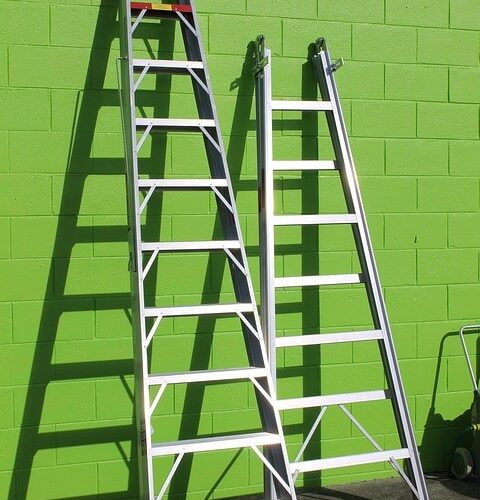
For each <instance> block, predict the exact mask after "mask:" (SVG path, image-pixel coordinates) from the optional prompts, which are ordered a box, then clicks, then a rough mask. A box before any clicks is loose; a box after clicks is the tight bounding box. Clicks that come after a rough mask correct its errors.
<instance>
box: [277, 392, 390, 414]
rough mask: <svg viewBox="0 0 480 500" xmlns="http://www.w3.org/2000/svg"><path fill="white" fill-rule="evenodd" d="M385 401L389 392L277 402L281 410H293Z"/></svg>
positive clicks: (388, 397)
mask: <svg viewBox="0 0 480 500" xmlns="http://www.w3.org/2000/svg"><path fill="white" fill-rule="evenodd" d="M384 399H390V392H389V391H386V390H385V391H383V390H382V391H365V392H352V393H349V394H332V395H329V396H312V397H306V398H292V399H280V400H278V401H277V406H278V408H279V409H280V410H293V409H296V408H317V407H320V406H334V405H345V404H349V403H362V402H365V401H382V400H384Z"/></svg>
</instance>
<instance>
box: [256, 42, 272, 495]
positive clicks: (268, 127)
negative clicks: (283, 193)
mask: <svg viewBox="0 0 480 500" xmlns="http://www.w3.org/2000/svg"><path fill="white" fill-rule="evenodd" d="M260 56H263V57H264V60H265V61H266V65H265V66H264V67H263V68H262V69H261V71H259V72H258V73H257V74H256V75H255V108H256V124H257V134H256V135H257V178H258V213H259V221H258V222H259V256H260V291H261V306H260V319H261V325H262V331H263V335H264V338H265V345H266V349H267V355H268V361H269V363H270V369H271V375H272V382H273V384H274V386H276V379H277V368H276V367H277V363H276V345H275V337H276V326H275V306H276V304H275V287H274V280H275V260H274V253H275V252H274V251H275V246H274V245H275V241H274V225H273V217H274V207H273V199H274V197H273V171H272V165H273V161H272V160H273V158H272V156H273V142H272V109H271V100H272V95H271V94H272V88H271V53H270V50H269V49H265V53H264V54H257V57H260ZM256 63H257V64H259V63H260V61H258V60H257V61H256ZM264 476H265V477H264V484H265V497H266V498H268V499H269V500H275V499H276V498H277V497H276V495H275V486H274V478H273V477H272V474H271V473H270V471H269V470H268V469H267V468H265V473H264Z"/></svg>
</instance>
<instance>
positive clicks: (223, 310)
mask: <svg viewBox="0 0 480 500" xmlns="http://www.w3.org/2000/svg"><path fill="white" fill-rule="evenodd" d="M253 311H254V307H253V304H249V303H246V304H243V303H238V304H212V305H210V304H208V305H203V304H202V305H199V306H176V307H147V308H145V314H144V315H145V317H146V318H153V317H158V316H162V317H164V318H166V317H174V316H204V315H214V314H228V315H234V314H238V313H248V312H253Z"/></svg>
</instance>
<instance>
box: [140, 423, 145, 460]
mask: <svg viewBox="0 0 480 500" xmlns="http://www.w3.org/2000/svg"><path fill="white" fill-rule="evenodd" d="M140 448H141V450H142V455H146V454H147V434H146V432H145V429H144V428H143V427H142V430H141V431H140Z"/></svg>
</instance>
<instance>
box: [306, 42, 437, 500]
mask: <svg viewBox="0 0 480 500" xmlns="http://www.w3.org/2000/svg"><path fill="white" fill-rule="evenodd" d="M313 63H314V67H315V70H316V73H317V77H318V81H319V86H320V90H321V93H322V97H323V98H324V99H328V100H330V101H331V102H332V105H333V110H332V114H331V115H330V116H329V115H327V119H328V125H329V129H330V133H331V136H332V138H333V139H334V140H333V145H334V148H335V150H336V155H337V159H338V160H339V161H340V162H341V164H342V165H341V168H340V174H341V177H342V183H343V184H344V186H345V193H346V195H347V196H346V198H347V203H348V204H349V205H350V207H349V208H352V209H353V210H354V212H355V214H356V215H357V217H358V224H357V228H354V234H355V239H356V241H357V248H358V251H359V255H360V258H361V265H362V268H364V266H365V267H366V270H367V273H368V276H369V280H367V292H368V295H369V302H370V307H371V310H372V314H373V318H374V321H375V323H377V322H378V326H379V327H380V329H381V330H382V331H383V338H382V340H381V341H379V344H380V350H381V353H382V357H383V359H384V366H385V369H386V374H387V380H388V385H389V388H391V389H393V390H392V406H393V409H394V413H395V417H396V421H397V428H398V432H399V435H400V438H401V441H402V445H403V446H406V447H407V448H408V450H409V453H410V457H411V460H410V461H407V467H408V469H409V472H410V475H411V477H412V478H413V479H414V482H415V484H416V486H417V488H418V493H419V496H420V498H421V499H427V498H428V492H427V489H426V484H425V478H424V476H423V473H422V469H421V464H420V457H419V454H418V449H417V446H416V443H415V438H414V431H413V427H412V424H411V419H410V415H409V410H408V405H407V400H406V397H405V391H404V388H403V383H402V379H401V374H400V369H399V365H398V361H397V356H396V353H395V347H394V345H393V340H392V333H391V329H390V325H389V321H388V315H387V310H386V306H385V301H384V299H383V293H382V288H381V284H380V279H379V275H378V270H377V266H376V263H375V258H374V254H373V247H372V243H371V239H370V235H369V232H368V227H367V222H366V216H365V210H364V208H363V203H362V199H361V194H360V190H359V185H358V179H357V176H356V172H355V166H354V162H353V157H352V153H351V149H350V144H349V141H348V135H347V131H346V125H345V121H344V118H343V114H342V110H341V105H340V100H339V96H338V91H337V87H336V83H335V79H334V76H333V71H332V63H331V60H330V56H329V54H328V52H327V51H326V50H322V51H320V52H319V53H318V54H316V55H315V56H314V57H313Z"/></svg>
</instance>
